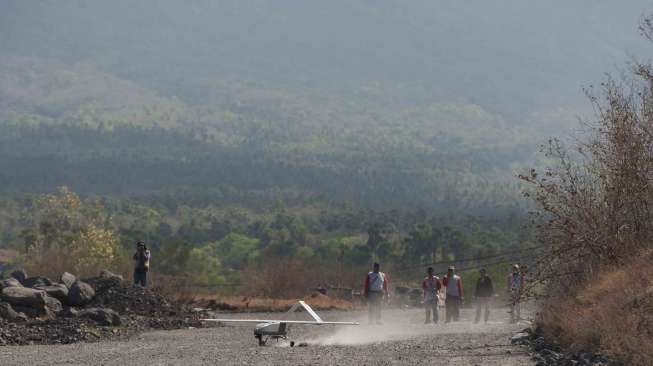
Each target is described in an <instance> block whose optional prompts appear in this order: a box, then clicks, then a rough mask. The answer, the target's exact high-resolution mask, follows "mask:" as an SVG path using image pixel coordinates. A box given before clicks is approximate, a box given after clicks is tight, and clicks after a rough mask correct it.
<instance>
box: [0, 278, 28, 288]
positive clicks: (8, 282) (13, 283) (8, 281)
mask: <svg viewBox="0 0 653 366" xmlns="http://www.w3.org/2000/svg"><path fill="white" fill-rule="evenodd" d="M5 287H23V285H22V284H21V283H20V282H19V281H18V280H17V279H15V278H13V277H9V278H5V279H4V280H2V281H0V290H2V289H3V288H5Z"/></svg>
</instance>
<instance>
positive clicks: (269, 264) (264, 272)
mask: <svg viewBox="0 0 653 366" xmlns="http://www.w3.org/2000/svg"><path fill="white" fill-rule="evenodd" d="M243 277H244V280H243V286H242V288H241V290H242V293H243V294H245V295H249V296H254V297H263V298H266V297H267V298H274V299H289V298H301V297H302V296H305V295H306V294H310V293H312V292H313V291H314V290H315V289H316V288H318V287H320V286H327V287H328V286H332V285H338V286H339V287H354V289H355V290H358V287H360V286H362V284H363V282H362V281H363V279H362V275H361V279H360V281H358V282H360V283H359V284H358V283H357V282H356V281H355V280H354V278H356V276H355V274H354V273H353V272H352V271H350V270H343V269H342V268H340V269H334V268H332V267H324V266H320V265H316V264H309V263H306V262H305V261H303V260H299V259H292V258H278V259H274V260H269V261H266V262H264V263H261V264H260V265H256V266H252V267H250V268H248V269H247V270H246V271H245V273H244V276H243ZM357 285H358V286H357Z"/></svg>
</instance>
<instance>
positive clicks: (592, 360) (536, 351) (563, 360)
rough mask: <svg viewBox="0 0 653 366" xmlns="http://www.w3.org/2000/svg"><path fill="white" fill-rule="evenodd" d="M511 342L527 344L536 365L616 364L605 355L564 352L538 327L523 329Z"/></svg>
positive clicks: (598, 365)
mask: <svg viewBox="0 0 653 366" xmlns="http://www.w3.org/2000/svg"><path fill="white" fill-rule="evenodd" d="M511 343H512V344H518V345H523V346H528V347H529V348H530V349H531V350H532V351H533V361H535V365H536V366H553V365H562V366H567V365H569V366H618V365H620V364H619V363H617V362H614V361H611V360H610V359H608V358H607V357H605V356H602V355H596V354H592V353H589V352H564V351H563V350H562V348H561V347H560V346H559V345H558V344H556V343H554V342H549V341H547V340H546V339H545V338H544V336H543V335H542V332H541V331H540V330H539V329H537V328H536V329H535V330H532V329H530V328H527V329H524V330H523V331H522V332H521V333H518V334H516V335H514V336H513V337H512V338H511Z"/></svg>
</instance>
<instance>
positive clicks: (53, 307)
mask: <svg viewBox="0 0 653 366" xmlns="http://www.w3.org/2000/svg"><path fill="white" fill-rule="evenodd" d="M44 310H45V312H46V313H48V314H49V313H54V314H59V313H61V311H62V310H63V306H62V305H61V301H59V300H57V299H55V298H54V297H52V296H46V297H45V306H44Z"/></svg>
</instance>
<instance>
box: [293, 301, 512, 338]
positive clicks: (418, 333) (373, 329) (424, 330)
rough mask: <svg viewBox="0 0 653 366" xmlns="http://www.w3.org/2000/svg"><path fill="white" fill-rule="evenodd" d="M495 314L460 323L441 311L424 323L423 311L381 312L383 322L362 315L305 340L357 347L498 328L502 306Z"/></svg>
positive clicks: (501, 318)
mask: <svg viewBox="0 0 653 366" xmlns="http://www.w3.org/2000/svg"><path fill="white" fill-rule="evenodd" d="M494 315H495V316H494V317H493V319H492V320H491V321H490V322H488V323H480V324H474V323H473V322H472V321H471V320H472V319H468V318H462V319H461V320H460V321H459V322H452V323H444V319H443V316H444V312H442V314H441V315H440V322H439V323H438V324H424V313H423V312H422V311H420V310H417V309H414V310H407V311H401V310H392V311H386V312H385V313H384V323H383V324H382V325H376V324H374V325H370V324H368V321H367V318H366V317H365V316H360V317H358V318H356V319H354V320H355V321H358V322H360V323H361V325H360V326H343V327H338V328H334V329H333V331H331V332H326V334H324V333H322V334H321V335H319V336H314V337H312V338H309V339H307V340H306V342H307V343H308V344H311V345H323V346H333V345H352V346H356V345H365V344H372V343H381V342H389V341H399V340H406V339H413V338H420V337H433V336H446V335H447V334H460V333H482V332H487V331H488V330H489V329H490V328H494V327H501V326H503V325H505V323H506V322H507V318H506V315H507V314H506V312H505V311H503V309H497V310H496V311H495V314H494ZM504 318H506V319H504Z"/></svg>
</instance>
